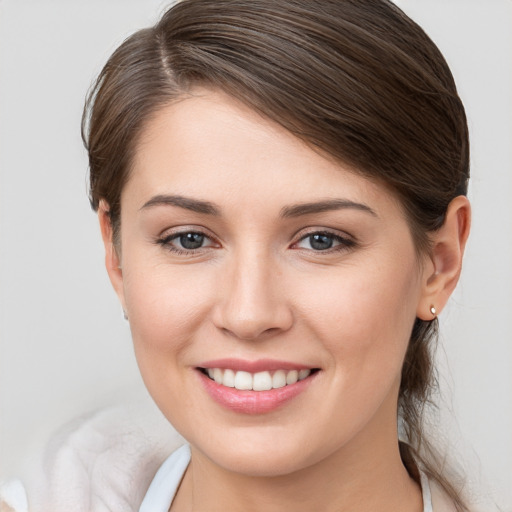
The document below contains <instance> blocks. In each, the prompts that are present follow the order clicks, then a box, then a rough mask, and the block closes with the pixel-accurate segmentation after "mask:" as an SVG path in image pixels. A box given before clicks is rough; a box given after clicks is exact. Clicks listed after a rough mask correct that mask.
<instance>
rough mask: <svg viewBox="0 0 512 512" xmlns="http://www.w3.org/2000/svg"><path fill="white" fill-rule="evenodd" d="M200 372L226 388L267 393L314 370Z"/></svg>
mask: <svg viewBox="0 0 512 512" xmlns="http://www.w3.org/2000/svg"><path fill="white" fill-rule="evenodd" d="M201 371H202V372H203V373H205V374H206V375H208V377H209V378H210V379H211V380H214V381H215V382H216V383H217V384H220V385H222V386H225V387H228V388H235V389H238V390H241V391H269V390H271V389H279V388H284V387H285V386H290V385H292V384H295V383H296V382H298V381H300V380H304V379H306V378H307V377H309V375H310V374H311V372H312V371H314V370H311V369H301V370H275V371H262V372H257V373H250V372H246V371H236V370H232V369H229V368H226V369H222V368H202V369H201Z"/></svg>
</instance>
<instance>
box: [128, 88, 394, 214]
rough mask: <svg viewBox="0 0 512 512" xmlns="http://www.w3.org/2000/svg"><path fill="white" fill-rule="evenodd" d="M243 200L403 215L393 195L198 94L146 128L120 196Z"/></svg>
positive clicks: (247, 113)
mask: <svg viewBox="0 0 512 512" xmlns="http://www.w3.org/2000/svg"><path fill="white" fill-rule="evenodd" d="M165 193H167V194H170V193H172V194H183V195H190V194H194V195H195V196H202V197H203V198H204V199H208V200H212V201H216V202H218V201H220V202H229V200H234V199H238V200H242V199H243V200H245V201H246V205H247V206H248V207H249V205H251V204H253V205H256V206H257V205H258V204H259V205H260V207H261V206H269V205H270V204H272V203H279V202H281V203H283V202H285V203H290V202H291V201H293V202H300V201H310V200H313V199H315V200H316V199H319V198H323V199H328V198H339V197H340V195H341V196H342V197H343V198H345V199H349V200H350V199H358V200H362V199H364V200H365V201H369V202H372V203H373V204H374V205H375V207H377V208H381V207H384V206H385V207H387V208H389V207H391V208H399V204H398V202H397V201H396V198H395V196H394V194H393V193H391V192H390V191H389V189H388V188H387V187H386V186H385V185H383V184H381V183H378V182H375V181H373V180H370V179H368V178H365V177H363V176H362V175H361V174H360V173H357V172H355V171H354V170H353V169H352V168H350V167H349V166H348V165H344V164H342V163H341V162H339V161H334V160H333V159H332V158H329V157H327V156H325V155H322V154H321V153H320V152H319V151H316V150H314V149H312V148H311V147H310V146H308V145H307V144H306V143H305V142H304V141H302V140H300V139H299V138H297V137H295V136H294V135H292V134H291V133H289V132H288V131H287V130H285V129H284V128H282V127H281V126H279V125H278V124H276V123H274V122H272V121H269V120H268V119H266V118H264V117H262V116H260V115H259V114H257V113H256V112H254V111H253V110H251V109H249V108H247V107H246V106H245V105H243V104H241V103H240V102H238V101H236V100H235V99H233V98H231V97H230V96H227V95H225V94H223V93H221V92H213V91H210V90H204V89H198V90H195V91H194V92H193V93H192V94H190V95H188V96H186V97H183V98H182V99H180V100H179V101H176V102H173V103H172V104H170V105H167V106H165V107H163V108H162V109H161V110H159V111H158V112H157V113H156V114H155V115H154V116H153V117H152V118H151V119H150V121H149V122H148V123H147V124H146V126H145V128H144V130H143V132H142V134H141V137H140V140H139V144H138V146H137V150H136V152H135V158H134V162H133V166H132V174H131V176H130V180H129V182H128V184H127V185H126V187H125V190H123V195H124V196H126V195H128V194H129V195H136V196H137V197H138V200H139V202H141V204H143V201H144V200H147V198H148V197H151V196H154V195H157V194H165Z"/></svg>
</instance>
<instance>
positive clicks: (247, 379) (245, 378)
mask: <svg viewBox="0 0 512 512" xmlns="http://www.w3.org/2000/svg"><path fill="white" fill-rule="evenodd" d="M235 388H236V389H242V390H244V389H252V375H251V374H250V373H249V372H236V374H235Z"/></svg>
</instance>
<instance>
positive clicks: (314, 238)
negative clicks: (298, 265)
mask: <svg viewBox="0 0 512 512" xmlns="http://www.w3.org/2000/svg"><path fill="white" fill-rule="evenodd" d="M309 242H310V244H311V247H313V249H317V250H319V251H322V250H325V249H330V248H331V247H332V243H333V242H332V237H330V236H329V235H311V236H310V237H309Z"/></svg>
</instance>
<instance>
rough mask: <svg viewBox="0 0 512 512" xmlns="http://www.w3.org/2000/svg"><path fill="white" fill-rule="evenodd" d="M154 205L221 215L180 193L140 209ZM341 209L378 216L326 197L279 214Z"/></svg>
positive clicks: (154, 199) (359, 205)
mask: <svg viewBox="0 0 512 512" xmlns="http://www.w3.org/2000/svg"><path fill="white" fill-rule="evenodd" d="M154 206H177V207H179V208H184V209H185V210H190V211H193V212H196V213H200V214H203V215H212V216H217V217H219V216H220V215H221V211H220V208H219V207H218V206H217V205H215V204H214V203H211V202H209V201H202V200H200V199H192V198H191V197H184V196H180V195H157V196H154V197H152V198H151V199H150V200H149V201H147V202H146V203H144V205H143V206H142V207H141V210H143V209H146V208H151V207H154ZM343 209H355V210H359V211H363V212H366V213H369V214H370V215H373V216H374V217H378V215H377V214H376V213H375V211H374V210H372V209H371V208H370V207H369V206H367V205H366V204H363V203H356V202H355V201H350V200H348V199H326V200H324V201H316V202H313V203H301V204H295V205H291V206H285V207H284V208H282V209H281V212H280V216H281V217H282V218H293V217H301V216H303V215H311V214H314V213H322V212H328V211H335V210H343Z"/></svg>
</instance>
